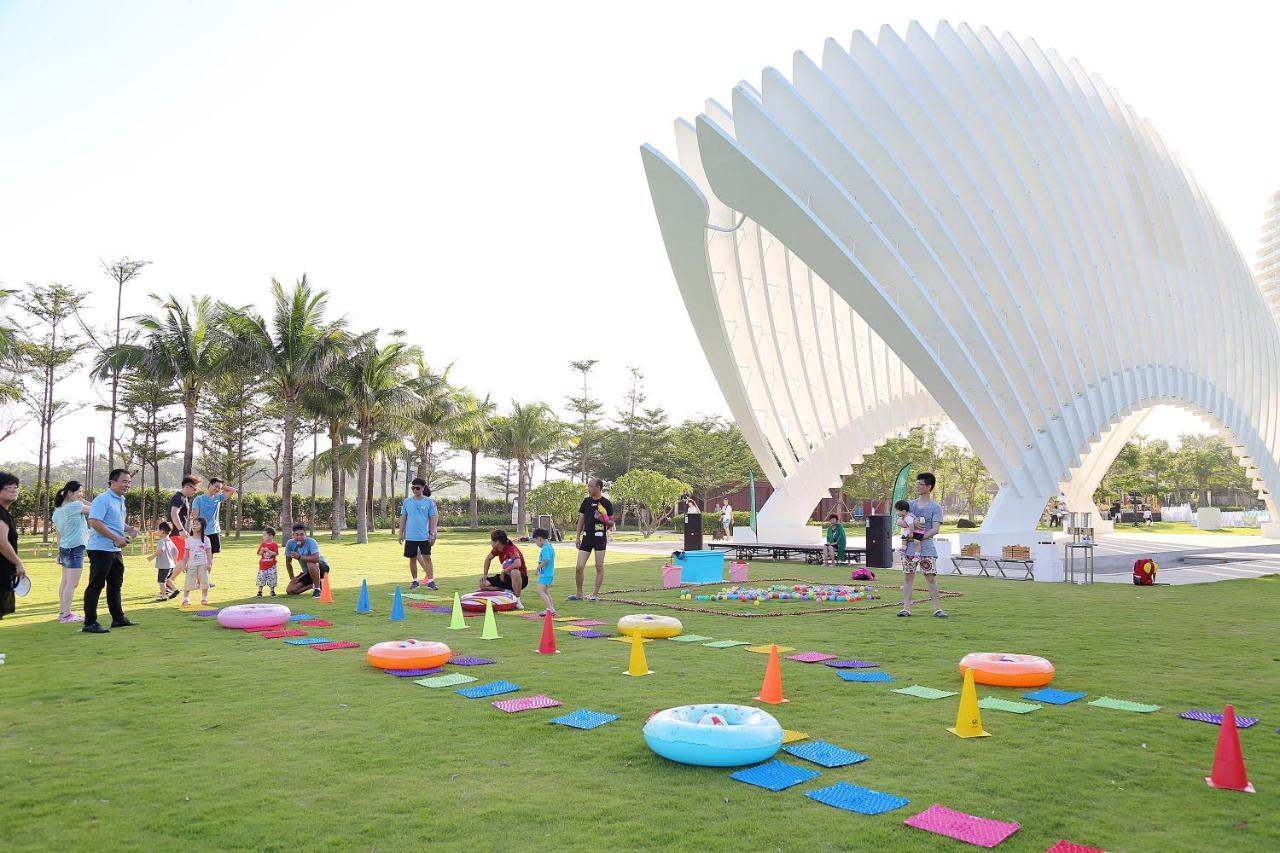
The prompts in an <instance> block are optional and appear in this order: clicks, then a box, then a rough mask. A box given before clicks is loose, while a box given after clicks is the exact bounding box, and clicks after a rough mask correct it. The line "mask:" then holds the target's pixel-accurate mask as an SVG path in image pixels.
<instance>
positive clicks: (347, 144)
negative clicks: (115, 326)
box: [0, 0, 1280, 458]
mask: <svg viewBox="0 0 1280 853" xmlns="http://www.w3.org/2000/svg"><path fill="white" fill-rule="evenodd" d="M1171 8H1172V7H1169V8H1166V9H1165V10H1164V11H1162V12H1161V13H1160V14H1152V13H1151V12H1150V11H1149V10H1148V8H1147V7H1146V5H1145V4H1120V3H1115V2H1108V3H1089V2H1077V3H1050V4H1045V3H1026V2H1007V3H995V2H986V3H976V2H951V3H936V2H917V3H910V2H901V0H897V2H858V3H851V2H847V0H846V2H839V3H835V2H800V0H789V2H786V3H780V2H777V0H774V2H769V3H760V2H750V0H733V2H698V3H690V2H687V0H685V1H684V2H679V3H675V2H661V0H649V2H646V3H643V4H623V5H614V4H599V3H550V2H548V3H539V4H526V3H485V4H442V3H425V2H416V3H392V2H376V0H375V1H374V2H361V3H339V2H322V0H308V2H297V3H293V2H233V1H229V0H223V2H219V3H199V2H190V1H183V0H160V1H159V2H142V0H117V1H116V2H110V3H107V2H79V1H78V0H45V2H12V0H0V286H4V287H10V288H12V287H20V286H21V285H22V284H23V283H25V282H28V281H37V282H48V281H61V282H65V283H68V284H72V285H75V286H76V287H78V288H81V289H85V290H90V291H91V292H92V295H91V298H90V303H89V304H90V306H91V313H92V314H93V315H94V316H95V318H98V319H100V320H103V321H105V319H106V318H108V317H110V316H112V315H113V313H114V308H115V305H114V292H113V288H110V287H108V281H107V279H106V278H105V277H104V276H103V275H102V273H101V271H100V269H99V259H102V258H107V259H110V258H116V257H120V256H129V257H133V258H144V259H147V260H150V261H152V265H151V266H150V267H148V268H147V270H146V272H145V274H144V276H143V277H142V278H141V279H139V281H138V282H137V283H136V284H134V285H131V286H130V288H129V289H128V290H127V292H126V294H125V300H124V311H125V313H126V314H129V313H135V312H141V311H147V310H149V308H150V303H149V301H148V294H149V293H152V292H159V293H164V294H168V293H176V294H179V295H180V296H185V295H187V294H196V293H203V294H208V295H211V296H214V297H216V298H219V299H222V300H225V301H227V302H229V303H233V304H256V305H259V306H262V305H264V304H265V302H266V299H267V295H268V287H269V284H270V281H271V278H272V277H273V276H274V277H276V278H278V279H280V280H281V281H282V282H286V283H289V282H292V281H293V280H294V279H296V278H297V277H298V276H300V275H302V274H303V273H306V274H307V275H308V277H309V279H310V280H311V281H312V282H313V283H314V284H315V285H316V286H318V287H321V288H325V289H327V290H328V291H329V293H330V303H331V308H332V311H333V313H334V315H335V316H336V315H344V316H345V317H346V318H347V320H348V322H349V324H350V325H351V326H352V327H353V328H356V329H361V330H363V329H368V328H375V327H380V328H383V329H393V328H402V329H404V330H405V331H406V333H407V337H408V339H409V340H410V341H411V342H414V343H417V344H419V345H421V346H422V348H423V350H424V351H425V354H426V357H427V359H428V361H429V362H431V363H432V364H433V365H444V364H447V363H453V365H454V367H453V372H452V374H451V375H452V376H453V378H454V379H455V380H456V381H458V382H460V383H462V384H465V385H467V386H469V387H471V388H472V389H473V390H476V391H477V392H479V393H480V394H482V395H483V394H486V393H491V394H493V396H494V398H495V399H496V400H498V401H499V402H500V403H503V404H506V403H507V402H508V401H509V400H511V399H512V398H517V399H520V400H531V399H543V400H545V401H547V402H549V403H552V404H554V405H556V406H560V407H563V404H564V397H565V396H566V395H567V394H568V393H569V392H570V390H571V388H572V387H573V385H574V381H575V377H576V374H574V373H573V371H572V370H571V369H570V368H569V362H570V361H571V360H575V359H584V358H595V359H599V361H600V364H599V367H598V368H597V369H596V371H595V372H594V373H593V379H592V381H593V384H594V386H595V390H596V392H597V393H598V395H599V396H600V397H602V398H603V399H604V400H605V401H606V403H607V404H608V406H609V408H610V409H613V408H615V407H616V406H618V405H620V403H621V398H622V395H623V393H624V392H625V390H626V387H627V383H628V379H629V373H628V370H627V368H628V366H632V365H634V366H637V367H639V368H640V369H641V370H642V371H643V372H644V374H645V383H646V390H647V393H648V395H649V399H650V402H651V403H656V404H660V405H662V406H665V407H666V408H667V409H668V411H669V412H670V413H671V414H672V415H673V416H674V417H675V418H684V417H687V416H692V415H695V414H701V413H707V414H722V413H725V412H726V411H727V409H726V407H725V404H724V401H723V398H722V397H721V395H720V392H719V390H718V388H717V386H716V384H715V381H714V380H713V378H712V376H711V373H710V370H709V369H708V368H707V366H706V363H705V360H704V359H703V358H702V355H701V352H700V350H699V349H698V347H697V344H696V341H695V339H694V337H693V333H692V328H691V326H690V324H689V321H688V319H687V315H686V314H685V311H684V307H683V304H682V302H681V300H680V298H679V294H678V291H677V289H676V286H675V283H674V281H673V279H672V276H671V271H670V267H669V266H668V263H667V259H666V255H665V252H664V250H663V246H662V241H661V239H660V236H659V233H658V229H657V225H656V223H655V220H654V216H653V209H652V205H651V203H650V201H649V197H648V191H647V187H646V185H645V181H644V175H643V171H642V169H641V164H640V157H639V150H638V149H639V146H640V145H641V144H642V143H644V142H651V143H654V144H655V145H657V146H658V147H659V148H661V149H664V150H666V151H668V152H670V151H671V150H672V149H673V144H672V131H671V126H672V121H673V120H674V119H675V118H677V117H678V116H687V117H691V116H693V115H696V113H697V112H698V111H699V110H700V109H701V105H702V103H703V101H704V100H705V99H706V98H707V97H709V96H714V97H716V98H717V99H721V100H724V99H725V97H726V96H727V94H728V92H729V91H730V89H731V88H732V87H733V86H734V85H735V84H736V83H737V82H738V81H739V80H743V79H745V80H749V81H754V82H757V83H758V81H759V76H760V70H761V69H762V68H763V67H765V66H770V65H771V66H776V67H778V68H780V69H782V70H784V71H787V70H789V67H790V62H791V56H792V53H793V51H796V50H804V51H805V52H807V53H809V54H810V55H811V56H816V55H819V53H820V49H821V45H822V42H823V40H824V39H825V38H827V37H835V38H836V39H838V40H839V41H841V42H844V43H847V42H848V38H849V35H850V34H851V33H852V32H853V31H854V30H857V29H861V30H864V31H866V32H868V33H869V34H871V35H872V36H873V37H874V34H875V32H876V31H877V30H878V29H879V28H880V27H881V26H882V25H886V24H887V25H890V26H892V27H894V29H896V30H897V31H898V32H899V33H902V32H905V28H906V25H907V24H908V23H909V22H910V21H911V20H918V21H920V22H921V23H922V24H923V25H924V26H925V27H926V28H927V29H930V30H932V29H933V27H934V26H935V25H936V23H937V22H938V21H939V20H941V19H945V20H948V21H950V22H951V23H953V24H958V23H961V22H967V23H969V24H971V25H975V26H977V25H988V26H990V27H991V28H992V29H995V30H997V31H1004V30H1008V31H1010V32H1012V33H1013V34H1015V35H1016V36H1018V37H1019V38H1025V37H1032V38H1034V39H1035V40H1036V41H1037V42H1038V43H1039V44H1040V45H1041V47H1043V48H1046V49H1047V48H1055V49H1057V50H1058V51H1059V52H1061V53H1062V54H1064V55H1068V56H1075V57H1076V58H1078V59H1079V60H1080V61H1081V62H1082V63H1083V64H1084V66H1085V67H1086V68H1087V69H1089V70H1090V71H1093V72H1096V73H1098V74H1100V75H1101V76H1102V77H1103V78H1104V79H1105V80H1106V81H1107V82H1108V83H1109V84H1110V85H1112V86H1114V87H1116V88H1117V89H1119V91H1120V92H1121V94H1122V96H1123V97H1124V98H1125V99H1126V100H1127V101H1128V102H1129V103H1130V104H1132V105H1134V107H1135V108H1136V110H1137V112H1138V113H1139V114H1141V115H1143V116H1146V117H1147V118H1149V119H1150V120H1151V121H1152V123H1153V124H1154V126H1155V127H1156V128H1157V129H1158V130H1159V131H1160V132H1161V134H1162V135H1163V136H1164V138H1165V140H1166V142H1167V143H1169V144H1170V146H1171V147H1172V148H1174V149H1175V150H1177V151H1178V152H1179V153H1180V154H1181V155H1182V156H1183V158H1184V160H1185V162H1186V163H1187V164H1188V165H1189V167H1190V168H1191V169H1192V171H1193V172H1194V173H1195V174H1196V176H1197V178H1198V179H1199V181H1200V183H1201V184H1202V185H1203V186H1204V187H1205V188H1206V190H1207V192H1208V195H1209V197H1210V198H1211V199H1212V200H1213V201H1214V203H1215V204H1216V206H1217V208H1218V210H1219V212H1220V213H1221V214H1222V216H1223V219H1224V221H1225V222H1226V224H1227V226H1228V228H1229V229H1230V231H1231V233H1232V235H1233V236H1234V238H1235V239H1236V241H1237V243H1238V244H1239V245H1240V246H1241V248H1242V251H1243V252H1244V254H1245V257H1246V258H1247V259H1249V261H1250V262H1251V263H1252V259H1253V255H1254V251H1255V248H1256V246H1257V239H1258V233H1259V228H1260V226H1261V221H1262V213H1263V210H1264V209H1265V206H1266V200H1267V198H1268V196H1269V195H1270V194H1271V193H1272V192H1274V191H1275V190H1276V189H1277V188H1280V157H1278V156H1277V153H1276V152H1277V150H1280V148H1278V146H1277V140H1278V139H1280V109H1276V108H1275V68H1274V54H1275V44H1274V42H1275V34H1276V33H1277V32H1280V4H1276V5H1272V4H1256V3H1253V4H1246V3H1232V2H1217V3H1214V4H1213V5H1212V6H1211V7H1203V8H1202V10H1201V11H1200V12H1198V13H1197V14H1196V15H1194V16H1193V15H1183V14H1178V13H1177V12H1175V11H1171ZM68 394H69V395H71V396H75V397H76V399H78V400H79V401H81V402H85V403H92V402H96V399H95V397H94V395H93V392H92V391H91V389H90V388H89V387H88V385H87V383H85V384H83V385H82V386H81V387H78V388H77V387H75V386H72V387H70V388H69V389H68ZM1203 428H1204V427H1203V426H1202V425H1201V423H1200V422H1199V420H1198V419H1196V418H1194V417H1192V416H1190V415H1185V414H1183V413H1181V412H1179V411H1176V410H1171V409H1161V411H1160V412H1159V413H1157V415H1156V416H1155V417H1153V418H1151V419H1150V420H1149V421H1148V423H1147V428H1146V429H1145V430H1144V431H1145V432H1147V433H1148V434H1151V435H1153V436H1155V437H1167V438H1174V437H1176V436H1177V435H1178V434H1179V433H1181V432H1185V431H1202V430H1203ZM58 432H59V435H60V436H62V440H61V441H60V442H59V444H60V447H59V448H58V449H57V450H56V451H55V458H62V457H63V456H64V455H65V456H66V457H75V456H77V455H78V454H80V453H82V448H83V437H84V436H86V435H89V434H95V435H97V436H99V441H103V440H105V433H106V418H105V416H103V415H101V414H99V413H97V412H94V411H92V408H91V407H86V408H85V409H84V410H82V411H81V412H79V413H77V414H75V415H72V416H70V417H69V418H67V420H65V421H63V422H62V423H61V424H60V425H59V427H58ZM37 438H38V436H37V434H36V431H35V430H34V429H29V430H27V431H25V432H23V433H21V434H19V435H18V436H15V437H13V438H11V439H9V441H7V442H5V443H6V445H10V446H8V447H4V448H0V458H25V457H32V458H33V457H34V456H35V452H36V444H37Z"/></svg>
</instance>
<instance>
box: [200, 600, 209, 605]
mask: <svg viewBox="0 0 1280 853" xmlns="http://www.w3.org/2000/svg"><path fill="white" fill-rule="evenodd" d="M200 606H201V607H208V606H209V599H207V598H202V599H200Z"/></svg>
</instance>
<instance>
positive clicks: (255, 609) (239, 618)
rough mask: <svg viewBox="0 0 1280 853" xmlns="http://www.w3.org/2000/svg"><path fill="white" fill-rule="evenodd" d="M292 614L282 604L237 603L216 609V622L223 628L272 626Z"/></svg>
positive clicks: (285, 619) (282, 622)
mask: <svg viewBox="0 0 1280 853" xmlns="http://www.w3.org/2000/svg"><path fill="white" fill-rule="evenodd" d="M292 615H293V611H291V610H290V609H289V608H288V607H285V606H284V605H283V604H237V605H234V606H232V607H224V608H222V609H221V610H219V611H218V624H219V625H221V626H222V627H223V628H274V627H275V626H277V625H283V624H284V623H285V622H288V621H289V617H290V616H292Z"/></svg>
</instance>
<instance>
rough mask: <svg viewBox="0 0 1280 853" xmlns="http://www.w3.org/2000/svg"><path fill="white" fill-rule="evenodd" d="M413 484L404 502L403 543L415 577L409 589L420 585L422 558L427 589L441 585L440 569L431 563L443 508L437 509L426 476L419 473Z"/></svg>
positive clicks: (410, 574)
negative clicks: (439, 583) (409, 496)
mask: <svg viewBox="0 0 1280 853" xmlns="http://www.w3.org/2000/svg"><path fill="white" fill-rule="evenodd" d="M412 486H413V497H411V498H405V499H404V503H402V504H401V505H400V544H401V545H403V546H404V555H405V556H406V557H408V558H409V576H410V577H411V578H412V582H411V583H410V584H409V589H417V588H418V587H419V586H420V584H419V583H418V563H419V562H421V563H422V572H423V574H425V575H426V577H427V583H426V587H427V589H439V587H437V586H436V578H435V571H436V570H435V567H434V566H433V565H432V564H431V546H432V545H433V544H435V541H436V525H437V524H438V523H439V520H440V511H439V510H437V509H436V502H435V501H433V500H432V499H431V490H430V489H428V488H427V482H426V480H423V479H422V478H421V477H418V478H416V479H415V480H414V481H413V483H412Z"/></svg>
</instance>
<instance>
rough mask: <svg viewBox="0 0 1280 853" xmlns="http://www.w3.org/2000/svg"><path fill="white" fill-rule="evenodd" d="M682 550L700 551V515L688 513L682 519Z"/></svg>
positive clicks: (698, 513)
mask: <svg viewBox="0 0 1280 853" xmlns="http://www.w3.org/2000/svg"><path fill="white" fill-rule="evenodd" d="M684 549H685V550H686V551H701V550H702V513H700V512H690V513H686V514H685V517H684Z"/></svg>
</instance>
